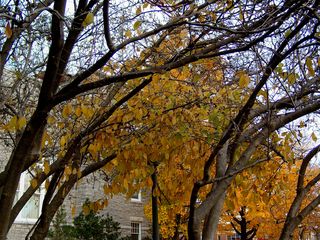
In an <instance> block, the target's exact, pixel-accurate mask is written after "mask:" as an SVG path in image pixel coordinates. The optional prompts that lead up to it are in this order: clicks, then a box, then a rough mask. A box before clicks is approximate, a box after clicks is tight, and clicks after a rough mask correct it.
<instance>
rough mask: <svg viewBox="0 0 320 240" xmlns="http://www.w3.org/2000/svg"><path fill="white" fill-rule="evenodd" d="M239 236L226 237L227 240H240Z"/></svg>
mask: <svg viewBox="0 0 320 240" xmlns="http://www.w3.org/2000/svg"><path fill="white" fill-rule="evenodd" d="M240 239H241V236H240V235H239V234H237V233H235V234H234V235H233V236H228V240H240Z"/></svg>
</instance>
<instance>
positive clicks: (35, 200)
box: [15, 173, 44, 223]
mask: <svg viewBox="0 0 320 240" xmlns="http://www.w3.org/2000/svg"><path fill="white" fill-rule="evenodd" d="M31 178H32V177H31V175H30V174H28V173H22V174H21V177H20V182H19V185H18V188H17V192H16V196H15V202H17V201H18V199H19V198H20V197H21V196H22V195H23V193H24V192H25V191H26V190H27V189H28V187H29V186H30V180H31ZM43 196H44V189H43V188H40V190H37V191H36V192H35V193H34V194H33V196H32V197H31V198H30V199H29V201H28V202H27V204H26V205H25V206H24V207H23V208H22V210H21V212H20V213H19V215H18V216H17V218H16V222H20V223H35V222H36V221H37V219H38V217H39V216H40V213H41V207H42V201H43Z"/></svg>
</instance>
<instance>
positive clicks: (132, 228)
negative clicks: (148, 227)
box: [130, 221, 142, 240]
mask: <svg viewBox="0 0 320 240" xmlns="http://www.w3.org/2000/svg"><path fill="white" fill-rule="evenodd" d="M133 224H138V228H134V227H133ZM141 225H142V224H141V222H139V221H131V222H130V232H131V238H132V235H133V234H136V235H138V240H141V236H142V231H141V230H142V228H141ZM134 229H138V234H137V233H136V232H135V231H134Z"/></svg>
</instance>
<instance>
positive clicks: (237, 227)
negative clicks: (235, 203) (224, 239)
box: [230, 207, 258, 240]
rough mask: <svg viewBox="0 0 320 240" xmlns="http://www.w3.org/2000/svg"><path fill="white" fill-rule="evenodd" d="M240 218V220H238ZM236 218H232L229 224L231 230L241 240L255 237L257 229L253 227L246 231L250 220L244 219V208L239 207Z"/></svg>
mask: <svg viewBox="0 0 320 240" xmlns="http://www.w3.org/2000/svg"><path fill="white" fill-rule="evenodd" d="M239 217H240V219H239ZM239 217H238V216H234V215H233V216H232V219H233V221H231V222H230V224H231V225H232V228H233V229H234V231H235V232H236V233H238V234H239V235H240V237H241V240H251V239H253V238H254V237H255V235H256V233H257V227H258V226H254V227H252V228H251V229H248V227H249V224H250V220H248V219H247V218H246V207H241V209H240V211H239Z"/></svg>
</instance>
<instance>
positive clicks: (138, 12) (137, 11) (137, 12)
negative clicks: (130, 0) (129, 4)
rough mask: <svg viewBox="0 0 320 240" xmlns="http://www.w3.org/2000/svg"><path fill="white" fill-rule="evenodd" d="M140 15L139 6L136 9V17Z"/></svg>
mask: <svg viewBox="0 0 320 240" xmlns="http://www.w3.org/2000/svg"><path fill="white" fill-rule="evenodd" d="M140 13H141V6H140V7H138V8H137V10H136V15H139V14H140Z"/></svg>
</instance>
